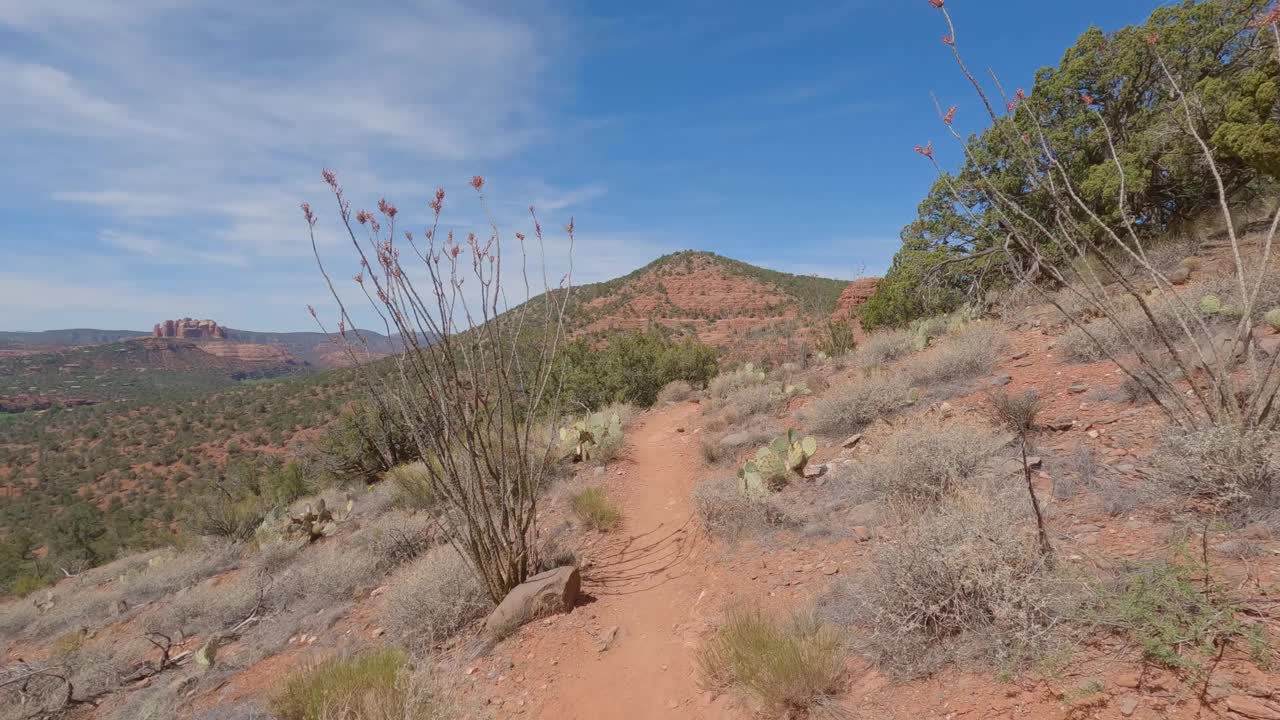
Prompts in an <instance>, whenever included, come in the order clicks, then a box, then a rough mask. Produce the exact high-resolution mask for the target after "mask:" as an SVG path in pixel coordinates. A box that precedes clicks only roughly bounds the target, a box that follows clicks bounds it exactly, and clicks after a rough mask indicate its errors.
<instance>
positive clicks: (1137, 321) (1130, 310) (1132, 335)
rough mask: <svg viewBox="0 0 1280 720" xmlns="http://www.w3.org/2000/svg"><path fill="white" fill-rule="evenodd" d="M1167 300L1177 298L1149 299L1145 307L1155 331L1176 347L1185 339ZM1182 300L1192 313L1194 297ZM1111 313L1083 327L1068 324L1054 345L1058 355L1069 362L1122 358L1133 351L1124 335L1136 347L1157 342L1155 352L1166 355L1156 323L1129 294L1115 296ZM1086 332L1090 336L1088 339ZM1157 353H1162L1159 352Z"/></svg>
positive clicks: (1174, 311) (1144, 346) (1175, 313)
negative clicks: (1109, 317)
mask: <svg viewBox="0 0 1280 720" xmlns="http://www.w3.org/2000/svg"><path fill="white" fill-rule="evenodd" d="M1170 302H1173V303H1177V300H1170V301H1166V300H1164V299H1160V298H1152V299H1149V300H1148V301H1147V306H1148V307H1149V308H1150V309H1151V315H1152V317H1154V318H1155V321H1156V324H1157V325H1158V326H1159V331H1160V332H1163V333H1164V334H1165V336H1166V337H1168V338H1169V339H1170V340H1171V341H1172V342H1173V343H1174V344H1175V346H1178V347H1180V346H1183V345H1186V344H1187V343H1188V340H1187V337H1186V334H1185V333H1184V332H1183V330H1182V326H1181V325H1180V324H1179V321H1178V318H1179V310H1178V309H1175V307H1174V306H1171V305H1170ZM1185 302H1187V303H1188V304H1189V305H1190V307H1191V309H1192V312H1195V303H1194V298H1187V299H1186V300H1185ZM1111 314H1112V318H1113V320H1114V322H1113V321H1112V320H1109V319H1107V318H1098V319H1095V320H1090V321H1089V322H1087V323H1085V326H1084V329H1081V328H1079V327H1077V326H1075V325H1072V326H1071V327H1070V329H1068V330H1067V331H1066V332H1065V333H1063V334H1062V336H1061V337H1060V338H1058V344H1057V347H1058V348H1060V349H1061V351H1062V356H1063V357H1064V358H1065V359H1067V360H1069V361H1073V362H1097V361H1099V360H1104V359H1106V357H1107V354H1108V353H1110V354H1111V355H1113V356H1115V357H1122V356H1124V355H1128V354H1130V353H1131V352H1133V351H1132V348H1131V346H1130V345H1129V343H1127V342H1125V339H1124V338H1125V337H1126V336H1128V337H1129V339H1130V341H1131V342H1133V343H1134V344H1136V345H1137V346H1138V347H1140V348H1147V347H1153V346H1156V345H1157V344H1159V345H1160V349H1159V350H1158V351H1157V355H1158V356H1159V357H1161V358H1163V357H1164V355H1167V350H1165V349H1164V347H1163V344H1162V343H1161V341H1160V335H1159V333H1158V332H1157V330H1156V326H1153V325H1152V324H1151V321H1150V320H1148V319H1147V316H1146V314H1145V313H1143V311H1142V308H1141V307H1139V306H1138V303H1137V301H1136V300H1134V299H1133V298H1132V297H1130V296H1123V297H1121V298H1117V299H1116V300H1115V309H1114V310H1113V311H1112V313H1111ZM1086 331H1088V332H1087V333H1086ZM1192 331H1193V332H1198V330H1197V328H1196V327H1195V326H1192ZM1090 335H1092V336H1093V338H1092V339H1091V338H1090V337H1089V336H1090ZM1161 353H1163V354H1164V355H1160V354H1161Z"/></svg>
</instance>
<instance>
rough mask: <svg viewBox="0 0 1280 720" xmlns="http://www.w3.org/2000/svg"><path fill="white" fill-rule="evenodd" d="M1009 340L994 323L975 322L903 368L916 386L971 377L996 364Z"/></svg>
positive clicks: (988, 370) (987, 370)
mask: <svg viewBox="0 0 1280 720" xmlns="http://www.w3.org/2000/svg"><path fill="white" fill-rule="evenodd" d="M1006 344H1007V340H1006V338H1005V335H1004V333H1003V332H1001V330H1000V328H998V327H996V326H995V325H994V324H991V323H973V324H972V325H969V326H967V327H966V328H965V329H964V330H962V331H960V332H958V333H956V334H954V335H952V336H950V337H949V338H948V339H947V340H946V341H945V342H942V343H939V344H938V346H937V347H936V348H935V349H933V350H931V351H930V352H927V353H925V354H923V355H920V356H918V357H915V358H913V359H912V360H911V361H910V362H908V363H907V364H906V366H905V367H904V368H903V371H904V372H905V373H906V374H907V377H909V378H910V379H911V382H912V384H915V385H937V384H943V383H949V382H956V381H960V380H969V379H971V378H974V377H977V376H979V375H985V374H987V373H989V372H991V370H992V369H993V368H994V367H995V365H996V361H997V360H998V359H999V357H1000V354H1001V353H1002V352H1003V351H1004V348H1005V345H1006Z"/></svg>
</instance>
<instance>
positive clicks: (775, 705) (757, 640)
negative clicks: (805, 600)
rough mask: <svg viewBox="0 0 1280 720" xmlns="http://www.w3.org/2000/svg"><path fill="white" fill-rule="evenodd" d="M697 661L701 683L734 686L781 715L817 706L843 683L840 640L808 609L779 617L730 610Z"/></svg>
mask: <svg viewBox="0 0 1280 720" xmlns="http://www.w3.org/2000/svg"><path fill="white" fill-rule="evenodd" d="M699 660H700V665H701V670H702V676H703V682H704V684H706V685H707V686H710V687H715V688H721V687H734V686H736V687H740V688H742V689H743V690H746V691H747V692H749V693H751V694H752V695H754V696H755V697H756V698H757V699H759V700H760V702H761V703H763V704H764V705H765V706H766V707H767V708H769V709H771V710H773V711H775V712H778V713H780V714H785V715H787V716H791V715H792V714H793V713H803V712H807V711H808V710H809V709H811V708H814V707H816V706H821V705H822V704H824V703H825V702H826V701H828V700H830V699H831V698H832V697H834V696H835V695H837V694H839V693H840V692H841V691H843V690H844V687H845V682H846V676H845V662H844V661H845V658H844V651H843V648H842V646H841V643H840V639H839V637H838V636H837V634H836V632H835V630H834V629H833V628H831V627H830V626H827V625H824V624H822V623H821V622H819V621H818V619H817V618H816V616H815V615H813V614H812V613H796V614H794V615H792V616H791V617H790V618H789V619H788V620H786V621H780V620H775V619H773V618H769V617H766V616H765V615H764V614H763V613H761V612H760V611H759V610H756V609H747V608H736V609H732V610H730V611H729V612H728V613H727V616H726V618H725V621H724V623H723V624H722V625H721V626H720V628H719V629H718V630H717V632H716V634H715V636H714V637H712V638H711V640H710V641H709V642H708V643H707V646H706V647H705V648H704V649H703V651H702V654H701V656H700V658H699Z"/></svg>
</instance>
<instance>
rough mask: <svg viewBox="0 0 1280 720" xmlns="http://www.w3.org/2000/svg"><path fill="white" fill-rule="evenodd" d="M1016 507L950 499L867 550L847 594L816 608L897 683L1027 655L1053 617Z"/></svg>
mask: <svg viewBox="0 0 1280 720" xmlns="http://www.w3.org/2000/svg"><path fill="white" fill-rule="evenodd" d="M1024 505H1025V503H1024V504H1019V503H1018V502H1017V500H1016V499H1015V498H1013V497H1010V496H1009V495H1008V494H1006V495H1004V496H999V497H995V496H992V495H991V494H989V493H985V492H965V493H960V494H958V495H956V496H953V497H951V498H949V499H948V500H946V501H945V502H944V503H942V504H941V505H939V506H938V507H937V508H936V510H935V511H933V512H930V513H928V514H926V515H924V516H922V517H920V518H919V519H918V520H917V521H916V522H914V523H912V524H910V525H908V526H906V527H903V528H902V530H901V532H900V533H898V534H897V535H896V536H895V538H894V539H893V540H891V541H889V542H887V543H885V544H882V545H881V546H879V547H878V549H877V550H876V553H875V555H874V558H873V562H872V566H871V567H870V569H869V570H868V571H867V572H866V574H865V575H864V576H863V577H861V578H859V579H858V581H857V582H856V584H855V585H853V586H852V588H856V591H854V590H853V589H852V588H850V587H846V588H844V589H843V592H837V593H834V594H832V595H830V596H828V597H827V598H825V599H824V602H823V603H822V604H821V605H820V607H821V608H822V610H823V613H824V615H825V616H827V617H829V618H832V619H833V620H839V621H843V622H848V623H851V624H856V625H858V626H861V627H862V628H863V629H864V631H865V633H866V636H865V638H864V643H865V645H864V646H865V647H866V648H867V649H868V650H869V651H870V652H871V654H872V655H874V656H875V657H876V658H877V659H878V661H879V662H880V664H881V665H883V666H884V667H885V668H887V669H888V670H890V671H891V672H894V673H896V674H901V675H908V676H910V675H916V674H922V673H929V672H932V671H933V670H935V669H937V667H939V664H940V663H941V662H945V661H947V660H949V659H952V658H955V657H957V656H958V655H970V654H972V655H974V656H976V657H980V658H985V659H988V660H1008V659H1012V658H1015V657H1018V656H1020V655H1022V654H1023V653H1027V652H1033V651H1034V650H1035V648H1036V647H1037V646H1039V645H1041V644H1042V643H1044V642H1045V641H1046V631H1047V630H1049V629H1050V628H1051V627H1052V626H1053V625H1054V622H1055V619H1056V618H1057V617H1059V615H1060V610H1061V604H1062V602H1063V600H1064V598H1062V597H1060V594H1059V593H1058V592H1057V591H1056V590H1055V588H1054V586H1053V583H1051V582H1050V580H1051V578H1050V577H1049V575H1048V572H1047V570H1046V568H1045V566H1044V565H1043V563H1042V561H1041V557H1040V553H1039V551H1038V550H1037V546H1036V543H1035V536H1034V533H1033V532H1028V531H1027V529H1026V524H1025V523H1023V522H1020V519H1021V518H1022V517H1025V516H1026V515H1027V513H1026V510H1025V507H1024Z"/></svg>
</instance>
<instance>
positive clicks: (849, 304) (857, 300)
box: [832, 278, 880, 319]
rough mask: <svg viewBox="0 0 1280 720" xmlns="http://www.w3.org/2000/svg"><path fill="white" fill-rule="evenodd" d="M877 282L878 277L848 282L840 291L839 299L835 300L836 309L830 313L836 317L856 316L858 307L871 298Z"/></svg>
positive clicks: (878, 280)
mask: <svg viewBox="0 0 1280 720" xmlns="http://www.w3.org/2000/svg"><path fill="white" fill-rule="evenodd" d="M879 282H880V278H862V279H861V280H854V281H853V282H851V283H849V287H847V288H845V289H844V292H842V293H840V299H839V300H837V301H836V311H835V312H834V313H832V315H833V316H834V317H835V318H837V319H845V318H851V317H856V316H857V314H858V308H860V307H862V304H863V303H865V302H866V301H867V300H870V299H871V296H872V295H874V294H875V292H876V285H877V284H879Z"/></svg>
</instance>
